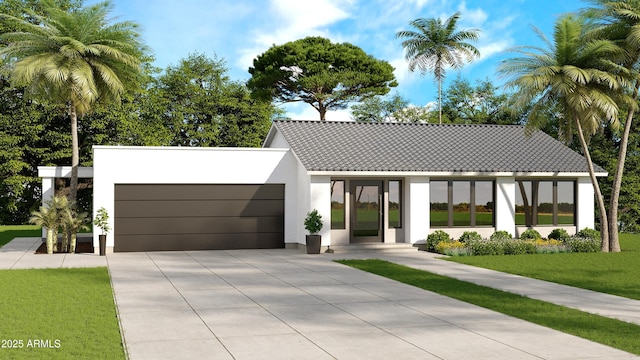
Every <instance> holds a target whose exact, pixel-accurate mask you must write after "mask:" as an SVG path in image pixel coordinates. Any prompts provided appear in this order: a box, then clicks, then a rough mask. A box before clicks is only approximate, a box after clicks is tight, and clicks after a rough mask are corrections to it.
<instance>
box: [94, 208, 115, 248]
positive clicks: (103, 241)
mask: <svg viewBox="0 0 640 360" xmlns="http://www.w3.org/2000/svg"><path fill="white" fill-rule="evenodd" d="M93 225H95V226H97V227H99V228H100V230H102V234H100V235H99V236H98V242H99V244H100V256H104V255H105V254H106V251H107V233H108V232H109V231H111V228H110V227H109V214H107V210H106V209H105V208H104V207H101V208H100V209H98V215H97V216H96V218H95V219H93Z"/></svg>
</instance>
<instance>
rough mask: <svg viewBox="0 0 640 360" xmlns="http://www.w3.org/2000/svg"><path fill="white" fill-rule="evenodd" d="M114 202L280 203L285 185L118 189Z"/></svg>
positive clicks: (126, 186) (156, 186) (159, 185)
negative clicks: (241, 201)
mask: <svg viewBox="0 0 640 360" xmlns="http://www.w3.org/2000/svg"><path fill="white" fill-rule="evenodd" d="M117 186H118V194H116V198H115V200H116V201H118V200H225V199H234V200H236V199H245V200H249V199H253V200H260V199H264V200H268V199H281V198H282V193H283V191H284V185H283V184H263V185H254V184H224V185H215V186H212V185H207V184H193V185H184V184H145V185H143V186H140V185H139V184H131V185H125V184H123V185H117Z"/></svg>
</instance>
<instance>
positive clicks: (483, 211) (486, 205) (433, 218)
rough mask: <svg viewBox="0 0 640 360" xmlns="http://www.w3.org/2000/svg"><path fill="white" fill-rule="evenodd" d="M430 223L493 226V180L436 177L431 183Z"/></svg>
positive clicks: (438, 224)
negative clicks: (441, 178) (445, 179)
mask: <svg viewBox="0 0 640 360" xmlns="http://www.w3.org/2000/svg"><path fill="white" fill-rule="evenodd" d="M429 186H430V199H431V204H430V206H431V214H430V223H431V226H432V227H453V226H459V227H476V226H494V208H493V206H494V205H493V204H494V190H493V189H494V182H493V181H490V180H479V181H475V180H471V181H461V180H455V181H454V180H447V181H441V180H435V181H431V182H430V184H429Z"/></svg>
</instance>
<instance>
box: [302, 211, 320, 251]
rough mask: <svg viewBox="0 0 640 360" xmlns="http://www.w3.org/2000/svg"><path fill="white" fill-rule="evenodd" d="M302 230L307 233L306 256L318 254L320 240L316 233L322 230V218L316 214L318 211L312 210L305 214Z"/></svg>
mask: <svg viewBox="0 0 640 360" xmlns="http://www.w3.org/2000/svg"><path fill="white" fill-rule="evenodd" d="M304 228H305V229H307V231H308V232H309V235H307V239H306V240H307V254H319V253H320V243H321V241H322V238H321V237H320V235H318V233H319V232H320V230H322V216H321V215H320V214H318V210H316V209H313V210H312V211H310V212H309V213H307V218H306V219H305V220H304Z"/></svg>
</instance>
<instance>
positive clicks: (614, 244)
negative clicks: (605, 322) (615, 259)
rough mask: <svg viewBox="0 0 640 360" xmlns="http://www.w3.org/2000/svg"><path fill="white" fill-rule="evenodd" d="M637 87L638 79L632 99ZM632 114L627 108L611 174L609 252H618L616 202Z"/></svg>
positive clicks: (634, 99)
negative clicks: (616, 156)
mask: <svg viewBox="0 0 640 360" xmlns="http://www.w3.org/2000/svg"><path fill="white" fill-rule="evenodd" d="M638 88H640V81H636V86H635V89H634V90H633V101H636V100H637V99H638ZM633 114H634V111H633V109H629V111H628V112H627V120H626V122H625V123H624V132H623V134H622V139H620V150H619V152H618V163H617V166H616V172H615V175H614V176H613V185H612V187H611V199H610V201H609V251H611V252H620V239H619V236H618V202H619V199H620V188H621V187H622V175H623V173H624V162H625V161H626V158H627V145H628V143H629V134H630V133H631V122H632V120H633Z"/></svg>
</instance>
